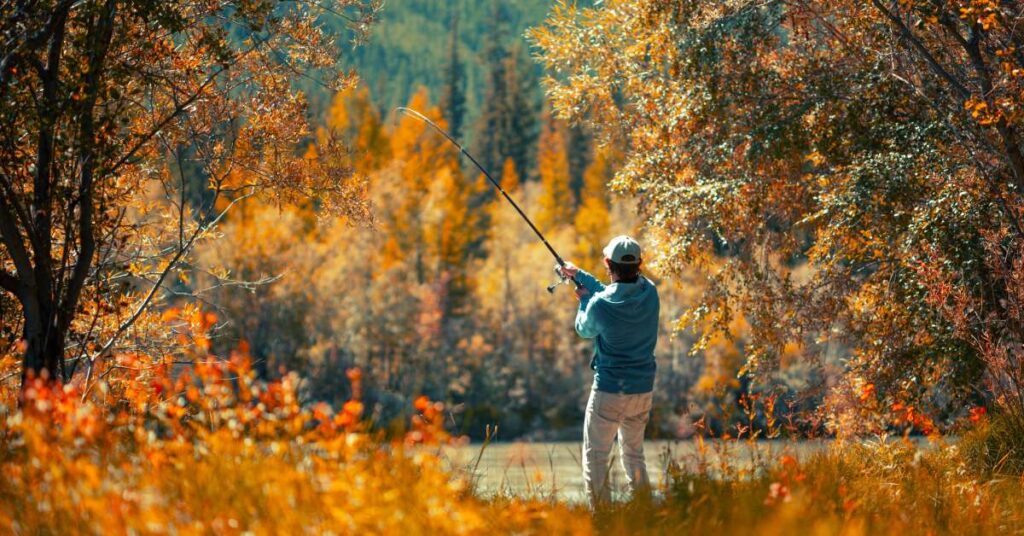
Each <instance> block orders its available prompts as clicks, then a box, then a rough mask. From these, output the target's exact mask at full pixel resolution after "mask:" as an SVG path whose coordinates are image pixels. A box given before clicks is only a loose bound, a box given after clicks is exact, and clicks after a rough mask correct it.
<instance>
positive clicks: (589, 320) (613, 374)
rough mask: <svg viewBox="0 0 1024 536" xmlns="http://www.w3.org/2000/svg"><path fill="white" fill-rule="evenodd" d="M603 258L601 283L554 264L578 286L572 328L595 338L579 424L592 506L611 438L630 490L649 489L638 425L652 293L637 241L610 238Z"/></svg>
mask: <svg viewBox="0 0 1024 536" xmlns="http://www.w3.org/2000/svg"><path fill="white" fill-rule="evenodd" d="M604 257H605V258H604V265H605V267H606V268H607V269H608V274H609V276H610V277H611V284H609V285H607V286H605V285H604V284H602V283H601V282H600V281H598V280H597V278H595V277H594V276H592V275H590V274H589V273H587V272H586V271H584V270H582V269H580V268H578V267H576V266H575V265H573V264H572V263H566V264H565V265H564V266H563V267H561V268H559V270H560V271H561V274H562V275H563V276H565V277H567V278H569V279H572V280H573V281H574V282H576V283H577V287H576V297H577V298H578V299H579V302H580V304H579V310H578V311H577V312H576V332H577V333H579V335H580V336H581V337H583V338H586V339H597V341H596V343H595V344H594V357H593V359H592V360H591V362H590V368H591V369H593V370H594V371H595V372H594V384H593V387H592V388H591V390H590V399H589V401H588V402H587V412H586V417H585V419H584V422H583V483H584V487H585V488H586V493H587V496H588V498H589V499H590V504H591V506H593V507H597V506H598V505H600V504H607V503H608V502H609V501H610V500H611V490H610V485H609V483H608V457H609V455H610V454H611V450H612V445H613V444H614V443H615V438H616V435H618V439H619V449H620V451H621V454H622V456H621V459H622V469H623V470H624V471H625V473H626V481H627V483H628V484H629V489H630V492H631V493H633V494H634V495H636V494H637V493H648V492H649V490H650V479H649V477H648V476H647V463H646V462H645V460H644V429H645V428H646V427H647V421H648V419H649V418H650V414H651V402H652V400H651V399H652V391H653V389H654V371H655V362H654V346H655V344H656V343H657V341H658V310H659V301H658V290H657V288H655V286H654V284H653V283H651V282H650V280H648V279H647V278H645V277H643V276H642V275H640V265H641V263H642V262H643V259H642V257H641V255H640V244H639V243H637V241H636V240H633V239H632V238H630V237H628V236H617V237H615V238H613V239H612V240H611V241H610V242H609V243H608V245H607V246H606V247H605V248H604Z"/></svg>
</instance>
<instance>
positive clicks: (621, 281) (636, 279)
mask: <svg viewBox="0 0 1024 536" xmlns="http://www.w3.org/2000/svg"><path fill="white" fill-rule="evenodd" d="M639 280H640V274H637V275H636V277H633V278H632V279H619V276H617V275H615V274H612V283H636V282H637V281H639Z"/></svg>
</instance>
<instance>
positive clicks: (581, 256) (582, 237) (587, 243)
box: [575, 148, 613, 273]
mask: <svg viewBox="0 0 1024 536" xmlns="http://www.w3.org/2000/svg"><path fill="white" fill-rule="evenodd" d="M610 152H611V149H607V148H601V149H599V150H598V151H597V154H596V155H595V156H594V162H593V163H591V164H590V166H588V167H587V170H586V172H585V173H584V174H583V188H582V191H581V192H580V194H581V196H582V201H581V202H580V207H579V210H578V211H577V212H576V221H575V227H576V258H577V262H579V263H580V266H581V267H582V268H584V269H585V270H588V271H590V272H592V273H600V272H599V271H598V269H599V268H601V259H602V258H603V257H604V254H603V253H602V251H601V250H602V248H603V245H604V244H605V243H606V242H607V240H608V239H609V231H610V229H611V221H610V217H609V211H608V181H609V180H610V179H611V175H612V172H611V164H612V160H613V158H612V156H611V155H610V154H609V153H610Z"/></svg>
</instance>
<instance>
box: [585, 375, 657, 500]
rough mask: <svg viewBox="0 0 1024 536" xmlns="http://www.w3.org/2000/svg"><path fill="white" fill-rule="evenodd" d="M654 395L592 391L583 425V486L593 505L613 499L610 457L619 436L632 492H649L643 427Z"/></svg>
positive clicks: (624, 467)
mask: <svg viewBox="0 0 1024 536" xmlns="http://www.w3.org/2000/svg"><path fill="white" fill-rule="evenodd" d="M652 395H653V393H640V394H635V395H624V394H616V393H605V392H601V391H597V390H591V391H590V400H589V401H588V402H587V416H586V419H585V420H584V423H583V484H584V486H585V487H586V492H587V496H588V498H589V499H590V504H591V506H596V505H597V504H598V503H601V502H608V501H610V500H611V489H610V488H611V486H610V484H609V482H608V458H609V456H610V455H611V451H612V444H613V443H615V437H616V435H618V438H619V448H620V450H621V453H622V456H621V460H622V469H623V471H625V473H626V482H627V483H628V484H629V490H630V492H631V493H634V494H635V493H637V492H639V491H647V490H649V489H650V479H649V478H648V476H647V463H646V462H645V461H644V428H646V427H647V421H648V419H650V416H651V400H652Z"/></svg>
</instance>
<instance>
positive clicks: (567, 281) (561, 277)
mask: <svg viewBox="0 0 1024 536" xmlns="http://www.w3.org/2000/svg"><path fill="white" fill-rule="evenodd" d="M555 275H556V276H558V281H555V282H554V283H551V284H550V285H548V292H550V293H551V294H554V293H555V289H556V288H558V287H560V286H562V285H567V284H570V283H572V284H575V285H576V286H579V283H576V281H575V280H573V279H569V278H568V277H565V275H564V274H563V273H562V267H561V266H560V265H558V264H556V265H555Z"/></svg>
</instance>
